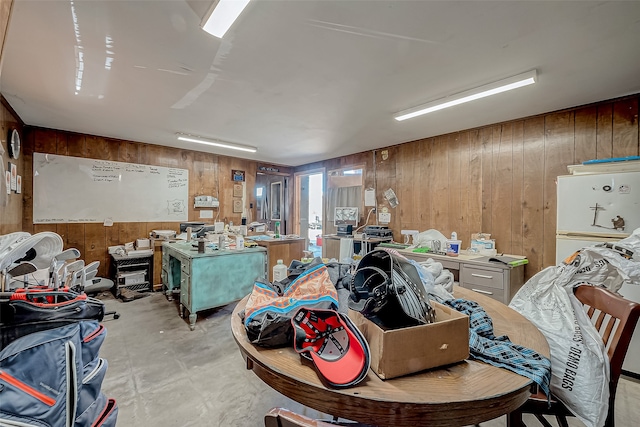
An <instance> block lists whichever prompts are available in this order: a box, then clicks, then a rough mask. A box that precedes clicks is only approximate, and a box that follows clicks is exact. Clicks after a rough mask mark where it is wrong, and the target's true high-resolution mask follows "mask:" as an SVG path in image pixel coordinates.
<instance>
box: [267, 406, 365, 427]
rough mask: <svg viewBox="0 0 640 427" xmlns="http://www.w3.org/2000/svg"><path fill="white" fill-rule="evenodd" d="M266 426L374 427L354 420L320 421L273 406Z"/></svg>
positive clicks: (268, 413)
mask: <svg viewBox="0 0 640 427" xmlns="http://www.w3.org/2000/svg"><path fill="white" fill-rule="evenodd" d="M264 425H265V427H335V426H352V427H372V426H368V425H366V424H360V423H354V422H349V421H347V422H339V421H320V420H312V419H311V418H309V417H305V416H304V415H300V414H296V413H295V412H292V411H290V410H288V409H284V408H273V409H271V410H270V411H269V412H267V415H265V416H264Z"/></svg>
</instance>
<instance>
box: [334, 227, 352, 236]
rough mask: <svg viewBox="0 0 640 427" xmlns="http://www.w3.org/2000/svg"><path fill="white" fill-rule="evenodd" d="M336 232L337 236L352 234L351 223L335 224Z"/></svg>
mask: <svg viewBox="0 0 640 427" xmlns="http://www.w3.org/2000/svg"><path fill="white" fill-rule="evenodd" d="M336 234H337V235H338V236H349V237H351V236H352V235H353V225H351V224H340V225H337V226H336Z"/></svg>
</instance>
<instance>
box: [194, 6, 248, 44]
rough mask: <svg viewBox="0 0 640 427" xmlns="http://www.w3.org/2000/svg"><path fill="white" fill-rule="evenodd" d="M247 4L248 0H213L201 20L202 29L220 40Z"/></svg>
mask: <svg viewBox="0 0 640 427" xmlns="http://www.w3.org/2000/svg"><path fill="white" fill-rule="evenodd" d="M248 4H249V0H214V2H213V4H212V5H211V9H209V11H208V12H207V14H206V15H205V16H204V19H203V20H202V29H203V30H205V31H206V32H207V33H209V34H211V35H214V36H216V37H219V38H222V36H224V33H226V32H227V30H228V29H229V27H231V25H233V23H234V22H235V20H236V19H238V16H240V14H241V13H242V11H243V10H244V8H245V7H247V5H248Z"/></svg>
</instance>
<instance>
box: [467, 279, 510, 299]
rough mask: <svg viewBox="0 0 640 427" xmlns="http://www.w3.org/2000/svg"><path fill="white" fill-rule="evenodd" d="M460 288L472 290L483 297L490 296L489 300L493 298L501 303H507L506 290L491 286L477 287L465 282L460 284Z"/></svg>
mask: <svg viewBox="0 0 640 427" xmlns="http://www.w3.org/2000/svg"><path fill="white" fill-rule="evenodd" d="M460 286H462V287H463V288H466V289H471V290H472V291H474V292H477V293H479V294H481V295H485V296H488V297H489V298H493V299H495V300H498V301H500V302H503V303H504V302H505V301H504V290H503V289H498V288H493V287H490V286H482V285H476V284H473V283H468V282H467V283H465V282H460Z"/></svg>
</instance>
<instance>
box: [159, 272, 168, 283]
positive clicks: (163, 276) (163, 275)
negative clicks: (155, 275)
mask: <svg viewBox="0 0 640 427" xmlns="http://www.w3.org/2000/svg"><path fill="white" fill-rule="evenodd" d="M160 280H161V283H162V284H164V285H167V284H169V273H167V270H166V269H164V268H163V269H162V273H160Z"/></svg>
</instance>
